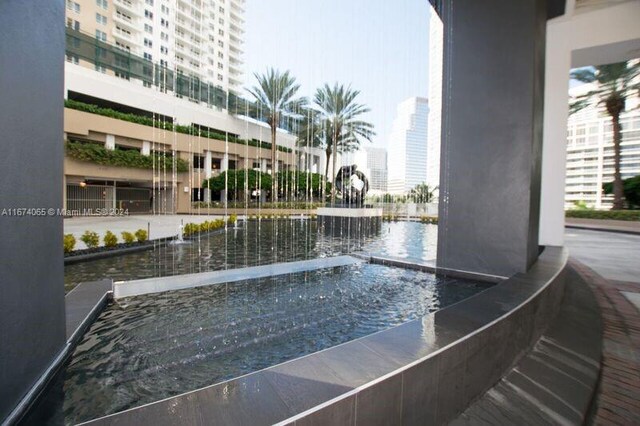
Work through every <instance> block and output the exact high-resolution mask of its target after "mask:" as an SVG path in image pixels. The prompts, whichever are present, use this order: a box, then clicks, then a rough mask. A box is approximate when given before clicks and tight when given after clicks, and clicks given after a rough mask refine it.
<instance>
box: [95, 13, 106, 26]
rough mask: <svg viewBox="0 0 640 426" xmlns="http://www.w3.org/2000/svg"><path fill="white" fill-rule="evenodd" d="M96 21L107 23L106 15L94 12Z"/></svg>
mask: <svg viewBox="0 0 640 426" xmlns="http://www.w3.org/2000/svg"><path fill="white" fill-rule="evenodd" d="M96 22H97V23H98V24H102V25H107V17H106V16H104V15H100V14H99V13H96Z"/></svg>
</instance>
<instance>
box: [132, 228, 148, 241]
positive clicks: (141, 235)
mask: <svg viewBox="0 0 640 426" xmlns="http://www.w3.org/2000/svg"><path fill="white" fill-rule="evenodd" d="M134 235H135V236H136V239H137V240H138V242H139V243H143V242H145V241H147V239H148V238H149V234H148V233H147V231H146V230H144V229H138V230H137V231H136V232H135V234H134Z"/></svg>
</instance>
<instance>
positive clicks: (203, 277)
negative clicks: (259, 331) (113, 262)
mask: <svg viewBox="0 0 640 426" xmlns="http://www.w3.org/2000/svg"><path fill="white" fill-rule="evenodd" d="M362 262H363V260H361V259H357V258H355V257H352V256H347V255H345V256H335V257H325V258H321V259H311V260H300V261H296V262H285V263H274V264H269V265H260V266H249V267H246V268H237V269H227V270H221V271H211V272H201V273H196V274H186V275H174V276H168V277H160V278H145V279H141V280H132V281H118V282H115V283H114V285H113V296H114V298H115V299H119V298H122V297H130V296H141V295H145V294H152V293H160V292H164V291H174V290H184V289H187V288H195V287H202V286H206V285H214V284H221V283H230V282H236V281H244V280H249V279H256V278H265V277H273V276H277V275H284V274H291V273H296V272H306V271H311V270H315V269H321V268H333V267H338V266H347V265H353V264H356V263H362Z"/></svg>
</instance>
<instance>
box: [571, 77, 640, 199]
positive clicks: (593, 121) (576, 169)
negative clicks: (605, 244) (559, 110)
mask: <svg viewBox="0 0 640 426" xmlns="http://www.w3.org/2000/svg"><path fill="white" fill-rule="evenodd" d="M592 88H593V87H592V86H591V85H583V86H579V87H576V88H573V89H571V90H570V95H571V96H572V97H573V96H577V95H579V94H582V93H586V92H587V91H589V90H591V89H592ZM637 106H638V99H637V98H634V99H629V100H628V101H627V107H626V111H627V112H625V113H623V114H622V115H621V117H620V124H621V126H622V132H621V133H622V143H621V161H620V173H621V175H622V179H626V178H630V177H633V176H636V175H640V111H639V110H638V109H637V108H636V107H637ZM613 169H614V163H613V132H612V124H611V118H610V117H609V116H608V115H606V112H605V111H604V110H603V108H601V107H596V106H594V105H592V106H590V107H587V108H585V109H584V110H582V111H580V112H578V113H575V114H573V115H570V116H569V120H568V123H567V172H566V189H565V208H567V209H571V208H575V207H576V205H577V204H584V205H586V206H587V207H590V208H595V209H610V208H611V206H612V203H613V196H612V195H605V194H604V192H603V190H602V185H603V184H605V183H607V182H612V181H613Z"/></svg>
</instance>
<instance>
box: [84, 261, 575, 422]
mask: <svg viewBox="0 0 640 426" xmlns="http://www.w3.org/2000/svg"><path fill="white" fill-rule="evenodd" d="M566 262H567V253H566V251H565V250H564V249H560V248H547V249H546V250H545V251H544V252H543V253H542V255H541V256H540V258H539V259H538V262H537V263H536V264H535V265H534V266H533V267H532V268H531V270H530V271H529V272H528V273H527V274H516V275H515V276H513V277H511V278H510V279H508V280H506V281H503V282H501V283H500V284H498V285H496V286H494V287H492V288H490V289H488V290H485V291H484V292H482V293H479V294H477V295H476V296H473V297H471V298H469V299H466V300H464V301H462V302H459V303H457V304H455V305H451V306H449V307H447V308H445V309H442V310H440V311H437V312H435V313H433V314H430V315H426V316H424V317H423V318H421V319H418V320H414V321H410V322H408V323H405V324H403V325H401V326H398V327H394V328H391V329H388V330H384V331H382V332H379V333H375V334H372V335H369V336H365V337H363V338H360V339H357V340H353V341H350V342H347V343H345V344H342V345H339V346H335V347H332V348H329V349H326V350H323V351H320V352H316V353H314V354H311V355H308V356H305V357H301V358H297V359H295V360H292V361H289V362H285V363H283V364H280V365H276V366H274V367H270V368H267V369H264V370H261V371H258V372H255V373H252V374H248V375H245V376H242V377H239V378H236V379H233V380H229V381H226V382H223V383H219V384H216V385H213V386H209V387H206V388H202V389H199V390H195V391H192V392H188V393H185V394H182V395H179V396H176V397H173V398H169V399H166V400H162V401H158V402H155V403H152V404H148V405H144V406H141V407H137V408H134V409H131V410H127V411H123V412H120V413H116V414H113V415H110V416H106V417H103V418H100V419H96V420H93V421H91V422H89V424H100V425H115V424H144V423H154V424H176V423H182V424H193V425H204V424H223V425H238V424H255V425H261V424H264V425H267V424H274V423H278V424H293V423H294V422H295V423H296V424H298V423H300V424H356V423H358V424H443V423H447V422H449V421H451V420H452V419H454V418H456V417H457V416H458V415H459V414H460V413H461V412H462V411H464V409H466V408H467V407H468V406H469V405H470V404H471V403H472V402H473V401H474V400H476V399H477V398H478V397H479V396H481V395H483V394H484V392H486V391H487V390H488V389H490V388H491V387H492V386H494V385H495V384H496V383H497V382H498V381H499V380H500V379H501V378H502V377H503V376H504V375H505V374H506V372H508V371H509V370H510V369H511V367H512V365H514V364H515V363H516V362H517V361H518V360H520V359H521V357H522V356H523V355H524V354H526V353H527V352H528V351H529V350H530V349H531V348H532V347H533V345H534V344H535V343H536V342H537V341H538V340H539V338H540V336H541V335H542V334H543V333H544V332H545V330H547V327H548V325H549V324H550V322H551V321H552V319H553V318H554V317H555V315H556V313H557V312H558V309H559V307H560V302H561V300H562V295H563V293H564V277H565V272H564V270H565V267H566Z"/></svg>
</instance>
